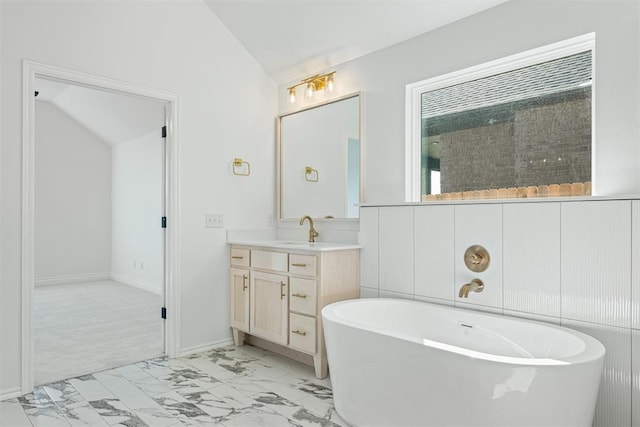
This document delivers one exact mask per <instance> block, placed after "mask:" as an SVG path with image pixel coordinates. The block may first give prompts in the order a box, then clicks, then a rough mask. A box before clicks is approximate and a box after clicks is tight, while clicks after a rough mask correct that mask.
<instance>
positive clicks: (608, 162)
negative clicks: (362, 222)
mask: <svg viewBox="0 0 640 427" xmlns="http://www.w3.org/2000/svg"><path fill="white" fill-rule="evenodd" d="M639 8H640V3H638V2H637V1H635V0H622V1H605V0H600V1H590V0H586V1H574V0H561V1H538V0H511V1H509V2H507V3H504V4H501V5H499V6H496V7H495V8H492V9H489V10H487V11H484V12H482V13H480V14H477V15H474V16H471V17H468V18H465V19H463V20H460V21H458V22H455V23H453V24H450V25H447V26H445V27H443V28H440V29H438V30H435V31H432V32H430V33H426V34H423V35H421V36H418V37H416V38H414V39H411V40H408V41H405V42H402V43H398V44H396V45H394V46H391V47H389V48H387V49H383V50H380V51H377V52H374V53H371V54H369V55H366V56H364V57H361V58H359V59H355V60H353V61H350V62H347V63H344V64H341V65H339V66H337V67H333V68H331V69H328V70H317V71H318V72H322V71H333V70H336V71H337V74H336V81H337V85H338V88H339V90H340V92H341V93H349V92H354V91H358V90H361V91H364V93H365V97H364V115H365V127H364V139H363V146H364V152H365V159H364V168H365V169H364V171H365V181H364V182H365V201H367V202H376V203H377V202H391V201H403V200H404V161H405V157H404V156H405V135H404V133H405V92H404V91H405V86H406V85H407V84H409V83H413V82H417V81H421V80H424V79H427V78H430V77H435V76H439V75H442V74H445V73H449V72H452V71H457V70H460V69H464V68H467V67H470V66H474V65H478V64H482V63H485V62H488V61H491V60H494V59H498V58H502V57H505V56H508V55H512V54H515V53H519V52H523V51H526V50H529V49H533V48H536V47H540V46H544V45H547V44H550V43H554V42H558V41H561V40H565V39H568V38H571V37H575V36H578V35H582V34H586V33H590V32H595V33H596V50H595V70H596V72H595V87H594V88H595V90H594V94H595V104H596V109H595V141H596V146H595V174H594V176H595V180H596V181H595V183H594V189H595V191H597V193H598V194H603V195H604V194H627V193H640V145H639V144H638V143H637V141H638V140H639V139H640V98H639V97H638V96H637V94H638V93H640V69H639V64H640V60H639V58H640V55H639V54H640V27H639V17H640V13H639V11H638V9H639ZM303 77H306V76H300V78H303ZM290 83H291V82H289V83H285V84H282V85H281V86H280V88H279V92H278V95H279V97H280V98H279V99H280V111H281V112H285V111H286V110H287V109H288V106H287V96H286V95H287V92H286V88H287V87H288V86H290ZM630 94H634V95H633V96H630Z"/></svg>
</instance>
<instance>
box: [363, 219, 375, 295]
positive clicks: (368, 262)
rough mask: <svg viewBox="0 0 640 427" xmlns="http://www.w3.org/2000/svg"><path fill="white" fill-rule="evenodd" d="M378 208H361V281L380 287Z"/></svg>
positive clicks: (367, 284) (369, 286) (369, 285)
mask: <svg viewBox="0 0 640 427" xmlns="http://www.w3.org/2000/svg"><path fill="white" fill-rule="evenodd" d="M378 230H379V228H378V208H362V209H360V236H359V242H360V244H361V245H362V249H360V270H361V271H360V283H361V285H362V286H365V287H367V288H373V289H376V290H377V289H378V232H379V231H378Z"/></svg>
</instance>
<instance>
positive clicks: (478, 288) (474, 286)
mask: <svg viewBox="0 0 640 427" xmlns="http://www.w3.org/2000/svg"><path fill="white" fill-rule="evenodd" d="M483 289H484V283H482V280H480V279H473V280H472V281H471V283H467V284H465V285H462V287H461V288H460V293H458V296H459V297H460V298H467V297H468V296H469V292H471V291H473V292H482V290H483Z"/></svg>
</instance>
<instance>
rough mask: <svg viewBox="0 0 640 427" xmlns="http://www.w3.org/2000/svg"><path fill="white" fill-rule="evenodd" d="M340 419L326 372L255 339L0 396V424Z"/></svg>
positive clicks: (327, 425)
mask: <svg viewBox="0 0 640 427" xmlns="http://www.w3.org/2000/svg"><path fill="white" fill-rule="evenodd" d="M32 425H33V426H79V425H83V426H87V425H88V426H128V427H137V426H182V425H187V426H191V425H199V426H214V425H215V426H228V427H231V426H239V427H244V426H246V427H251V426H322V427H333V426H348V424H347V423H346V422H345V421H344V420H342V419H341V418H340V416H339V415H338V414H337V413H336V411H335V409H334V407H333V400H332V393H331V383H330V381H329V379H328V378H327V379H324V380H319V379H317V378H315V376H314V374H313V369H312V368H311V367H309V366H305V365H303V364H300V363H298V362H296V361H292V360H289V359H287V358H284V357H281V356H279V355H277V354H274V353H271V352H268V351H266V350H262V349H260V348H257V347H252V346H248V345H245V346H243V347H235V346H230V347H224V348H219V349H215V350H211V351H208V352H204V353H199V354H196V355H192V356H186V357H182V358H178V359H168V358H166V357H161V358H156V359H150V360H146V361H143V362H139V363H134V364H131V365H127V366H123V367H120V368H115V369H109V370H106V371H102V372H96V373H93V374H89V375H83V376H80V377H76V378H70V379H67V380H63V381H59V382H54V383H51V384H45V385H43V386H39V387H36V389H35V390H34V391H33V393H29V394H27V395H24V396H21V397H18V398H15V399H10V400H5V401H2V402H0V426H3V427H18V426H32Z"/></svg>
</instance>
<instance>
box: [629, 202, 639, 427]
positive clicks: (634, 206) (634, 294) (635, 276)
mask: <svg viewBox="0 0 640 427" xmlns="http://www.w3.org/2000/svg"><path fill="white" fill-rule="evenodd" d="M631 254H632V258H631V327H632V328H634V329H638V330H640V200H634V201H633V202H631ZM637 356H638V358H640V353H637ZM638 423H640V421H638Z"/></svg>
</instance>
